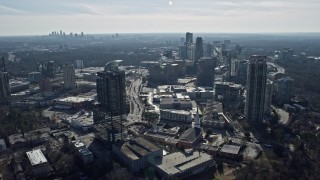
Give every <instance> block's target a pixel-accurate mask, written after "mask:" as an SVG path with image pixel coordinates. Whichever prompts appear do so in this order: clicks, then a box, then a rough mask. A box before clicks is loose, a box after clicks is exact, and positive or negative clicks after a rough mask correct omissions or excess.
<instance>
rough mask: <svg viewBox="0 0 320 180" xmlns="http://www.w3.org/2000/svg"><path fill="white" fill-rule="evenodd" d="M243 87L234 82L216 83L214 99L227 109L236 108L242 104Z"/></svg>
mask: <svg viewBox="0 0 320 180" xmlns="http://www.w3.org/2000/svg"><path fill="white" fill-rule="evenodd" d="M242 89H243V87H242V85H240V84H234V83H232V82H216V83H215V93H214V99H215V100H216V101H218V102H221V103H223V106H224V107H225V108H228V107H230V106H236V105H237V104H238V103H240V100H241V92H242Z"/></svg>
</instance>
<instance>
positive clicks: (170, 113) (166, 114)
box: [160, 109, 192, 122]
mask: <svg viewBox="0 0 320 180" xmlns="http://www.w3.org/2000/svg"><path fill="white" fill-rule="evenodd" d="M160 119H164V120H172V121H182V122H191V121H192V113H191V112H190V111H184V110H174V109H161V110H160Z"/></svg>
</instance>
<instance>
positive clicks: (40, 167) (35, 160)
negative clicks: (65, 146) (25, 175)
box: [26, 149, 53, 177]
mask: <svg viewBox="0 0 320 180" xmlns="http://www.w3.org/2000/svg"><path fill="white" fill-rule="evenodd" d="M26 154H27V156H28V159H29V162H30V164H31V166H32V172H33V175H34V176H41V177H45V176H47V175H49V173H50V172H52V170H53V169H52V167H50V165H49V163H48V161H47V159H46V157H45V156H44V155H43V153H42V151H41V150H40V149H36V150H32V151H28V152H26Z"/></svg>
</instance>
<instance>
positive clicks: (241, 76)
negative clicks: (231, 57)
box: [236, 60, 249, 85]
mask: <svg viewBox="0 0 320 180" xmlns="http://www.w3.org/2000/svg"><path fill="white" fill-rule="evenodd" d="M248 64H249V63H248V61H247V60H242V61H239V62H238V66H237V70H236V73H237V78H236V82H237V83H239V84H241V85H246V84H247V74H248Z"/></svg>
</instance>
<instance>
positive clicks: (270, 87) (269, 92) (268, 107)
mask: <svg viewBox="0 0 320 180" xmlns="http://www.w3.org/2000/svg"><path fill="white" fill-rule="evenodd" d="M272 93H273V82H272V81H271V80H269V79H268V80H267V84H266V94H265V103H264V104H265V105H264V113H265V115H267V116H268V115H270V113H271V102H272Z"/></svg>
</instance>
